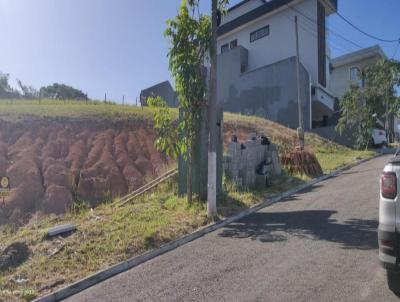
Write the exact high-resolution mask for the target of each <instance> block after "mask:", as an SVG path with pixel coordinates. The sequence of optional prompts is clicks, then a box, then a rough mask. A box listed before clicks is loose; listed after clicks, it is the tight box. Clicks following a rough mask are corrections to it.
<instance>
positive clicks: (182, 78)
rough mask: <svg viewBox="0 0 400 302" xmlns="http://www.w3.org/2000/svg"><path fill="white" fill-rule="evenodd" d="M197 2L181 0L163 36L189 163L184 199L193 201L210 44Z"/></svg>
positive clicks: (207, 21) (183, 151)
mask: <svg viewBox="0 0 400 302" xmlns="http://www.w3.org/2000/svg"><path fill="white" fill-rule="evenodd" d="M198 4H199V3H198V1H193V0H189V1H188V0H182V3H181V6H180V9H179V13H178V15H177V16H176V17H175V18H174V19H171V20H168V21H167V29H166V31H165V36H166V37H167V38H168V39H169V40H170V43H171V47H170V49H169V52H168V58H169V69H170V71H171V73H172V77H173V78H174V81H175V86H176V90H177V93H178V96H179V111H180V122H179V125H178V131H180V133H181V148H180V149H179V151H180V152H181V154H182V155H183V156H184V158H185V160H186V161H187V163H188V173H187V176H188V177H187V188H188V192H187V198H188V202H189V203H191V202H192V198H193V197H192V191H193V190H192V187H193V182H192V168H193V162H192V159H193V152H194V141H195V138H196V134H197V125H198V123H199V120H200V118H201V113H202V111H203V109H204V108H205V106H206V105H207V101H206V92H207V85H206V69H205V67H204V65H205V63H206V61H208V59H209V53H210V46H211V23H210V18H209V16H206V15H203V14H201V13H200V12H199V9H198Z"/></svg>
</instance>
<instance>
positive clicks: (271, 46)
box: [218, 0, 337, 130]
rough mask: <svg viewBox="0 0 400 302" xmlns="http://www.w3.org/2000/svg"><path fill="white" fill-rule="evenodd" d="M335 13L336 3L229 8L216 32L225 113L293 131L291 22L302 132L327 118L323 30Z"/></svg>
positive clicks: (250, 3)
mask: <svg viewBox="0 0 400 302" xmlns="http://www.w3.org/2000/svg"><path fill="white" fill-rule="evenodd" d="M336 10H337V0H269V1H267V0H244V1H242V2H240V3H238V4H237V5H235V6H233V7H231V8H230V9H229V10H228V13H227V15H226V16H225V17H224V18H223V20H222V23H221V26H220V27H219V31H218V54H219V60H218V64H219V65H218V101H219V102H220V103H222V104H223V106H224V107H225V109H226V110H228V111H234V112H242V113H244V114H256V115H260V116H263V117H265V118H268V119H271V120H274V121H277V122H279V123H281V124H284V125H287V126H290V127H292V128H296V127H297V126H298V119H297V118H296V117H297V115H298V111H297V84H296V77H295V72H294V71H295V68H294V67H295V58H296V31H295V21H294V20H295V16H297V19H298V36H299V60H300V63H301V75H300V77H301V80H300V82H301V101H302V105H303V111H304V112H303V113H304V122H303V124H304V128H305V129H306V130H309V129H310V128H312V124H313V122H314V123H315V122H320V121H321V120H322V119H324V117H325V116H330V115H332V114H333V112H334V109H335V97H334V95H333V93H332V92H331V91H330V87H329V82H330V72H329V61H330V50H329V47H328V45H327V29H326V24H327V23H328V18H329V15H331V14H332V13H334V12H335V11H336Z"/></svg>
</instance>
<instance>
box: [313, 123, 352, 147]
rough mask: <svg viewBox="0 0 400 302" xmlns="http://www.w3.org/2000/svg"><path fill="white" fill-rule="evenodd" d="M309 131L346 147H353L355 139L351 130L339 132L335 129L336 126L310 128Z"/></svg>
mask: <svg viewBox="0 0 400 302" xmlns="http://www.w3.org/2000/svg"><path fill="white" fill-rule="evenodd" d="M311 132H313V133H315V134H318V135H319V136H322V137H324V138H326V139H329V140H331V141H334V142H336V143H338V144H340V145H344V146H348V147H354V145H355V143H356V139H355V137H354V135H352V131H351V130H345V131H344V133H343V134H340V133H339V132H338V131H336V126H328V127H321V128H314V129H312V130H311Z"/></svg>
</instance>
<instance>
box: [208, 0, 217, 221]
mask: <svg viewBox="0 0 400 302" xmlns="http://www.w3.org/2000/svg"><path fill="white" fill-rule="evenodd" d="M211 11H212V17H211V19H212V21H211V22H212V27H211V28H212V43H211V69H210V84H209V89H210V90H209V104H208V117H209V129H210V136H209V137H210V142H209V145H208V188H207V215H208V217H209V218H214V217H216V216H217V35H218V32H217V30H218V24H217V18H218V16H217V15H218V4H217V0H211Z"/></svg>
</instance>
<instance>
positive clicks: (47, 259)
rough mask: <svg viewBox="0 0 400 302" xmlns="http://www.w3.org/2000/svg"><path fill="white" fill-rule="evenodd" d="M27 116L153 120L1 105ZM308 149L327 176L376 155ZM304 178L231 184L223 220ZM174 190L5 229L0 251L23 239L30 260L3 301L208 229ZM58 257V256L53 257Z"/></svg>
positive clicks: (79, 107)
mask: <svg viewBox="0 0 400 302" xmlns="http://www.w3.org/2000/svg"><path fill="white" fill-rule="evenodd" d="M25 115H35V116H42V117H47V116H48V117H54V116H59V117H82V116H96V117H98V116H102V117H110V118H115V117H118V118H135V117H144V118H149V117H150V116H151V111H150V110H148V109H144V110H142V109H138V108H134V107H129V106H117V105H104V104H97V105H92V104H89V105H85V104H78V103H68V104H66V105H64V104H63V103H61V104H55V103H54V102H42V104H41V105H40V106H39V105H38V104H37V102H34V103H32V102H17V103H14V104H6V103H4V102H3V103H2V102H1V101H0V118H2V119H7V120H10V121H17V120H18V119H19V118H21V117H23V116H25ZM225 122H226V123H227V124H228V125H234V126H238V128H240V127H242V128H244V129H246V131H257V132H263V133H266V134H267V135H268V137H270V138H271V140H272V141H273V142H274V143H275V144H277V145H278V147H279V149H280V151H281V152H285V150H289V149H292V148H293V143H294V137H295V131H293V130H291V129H288V128H286V127H283V126H281V125H278V124H276V123H272V122H269V121H266V120H264V119H259V118H254V117H246V116H241V115H233V114H225ZM306 144H307V145H308V146H312V147H309V148H310V149H312V150H313V151H314V152H315V153H316V154H317V157H318V159H319V161H320V163H321V165H322V167H323V169H324V171H325V172H328V171H331V170H333V169H336V168H338V167H339V166H342V165H344V164H346V163H349V162H352V161H354V160H355V159H356V158H363V157H367V156H371V155H372V153H370V152H360V151H353V150H350V149H347V148H345V147H342V146H338V145H336V144H332V143H330V142H328V141H326V140H323V139H321V138H320V137H318V136H316V135H312V134H307V135H306ZM305 180H307V178H305V177H300V176H298V177H295V176H289V175H284V176H283V177H282V178H281V179H279V180H278V181H277V183H276V184H275V185H274V186H273V187H270V188H267V189H264V190H261V191H248V190H240V189H238V188H237V187H236V186H235V185H233V184H231V183H229V182H226V183H225V189H226V191H227V192H228V193H227V194H226V195H225V197H224V198H223V200H221V201H220V202H221V203H220V207H219V211H220V215H221V216H225V217H226V216H229V215H232V214H234V213H235V212H237V211H240V210H242V209H243V208H246V207H249V206H252V205H254V204H255V203H258V202H260V201H261V200H262V199H263V198H264V197H265V196H270V195H271V194H275V193H277V192H280V191H283V190H286V189H289V188H292V187H294V186H296V185H298V184H300V183H301V182H303V181H305ZM176 191H177V188H176V182H175V181H173V180H171V181H169V182H168V183H165V184H163V185H162V186H160V187H158V188H157V189H156V190H155V191H154V192H151V193H148V194H146V195H144V196H143V197H142V198H139V199H137V200H135V202H134V203H132V204H129V205H127V206H125V207H123V208H115V207H113V206H112V205H111V204H104V205H102V206H100V207H98V208H96V209H93V210H90V209H87V208H85V207H82V208H81V209H80V210H79V211H78V212H74V213H73V212H71V213H68V214H67V215H65V216H62V217H55V216H52V217H37V218H34V219H32V220H31V222H30V224H29V225H27V226H24V227H22V228H19V229H17V230H16V229H13V228H12V227H11V226H7V227H6V228H3V229H2V230H0V250H1V248H2V247H5V246H7V245H8V244H10V243H11V242H15V241H25V242H26V243H27V244H28V245H29V246H30V248H31V250H32V255H31V257H30V259H29V260H28V261H27V262H25V263H24V264H23V265H21V266H20V267H18V268H16V269H13V270H10V271H8V272H3V273H2V274H1V275H0V301H1V300H2V298H3V299H10V300H11V301H12V299H15V300H16V301H19V300H20V299H26V300H29V299H31V298H33V297H35V296H37V295H42V294H44V293H46V292H47V291H49V290H44V291H40V288H41V287H43V286H46V285H51V284H52V283H54V282H55V281H57V280H58V279H61V280H63V284H62V285H59V286H63V285H65V284H68V283H71V282H73V281H76V280H78V279H80V278H83V277H85V276H87V275H89V274H91V273H94V272H96V271H98V270H100V269H103V268H105V267H107V266H110V265H112V264H115V263H118V262H120V261H123V260H125V259H127V258H129V257H132V256H134V255H138V254H141V253H143V252H144V251H146V250H148V249H151V248H155V247H158V246H159V245H161V244H163V243H165V242H168V241H170V240H173V239H175V238H177V237H179V236H182V235H184V234H187V233H189V232H192V231H193V230H195V229H197V228H199V227H201V226H204V225H206V224H207V223H208V221H207V219H206V216H205V206H204V205H203V204H196V203H195V204H193V205H191V206H190V205H188V204H187V203H186V201H185V200H184V199H179V198H177V197H176ZM71 221H72V222H74V223H76V224H77V225H78V231H77V232H76V233H75V234H73V235H71V236H69V237H67V238H58V239H54V240H46V239H44V234H45V232H46V230H47V228H48V227H50V226H54V225H57V224H62V223H66V222H71ZM62 246H63V248H62V249H60V247H62ZM55 251H59V252H58V253H56V254H55V255H54V256H50V255H51V254H52V253H54V252H55ZM18 278H22V279H27V280H28V281H27V282H26V283H23V284H17V283H16V282H15V280H16V279H18ZM5 289H7V290H15V292H14V295H6V292H4V290H5ZM54 289H55V288H52V289H50V291H51V290H54Z"/></svg>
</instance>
